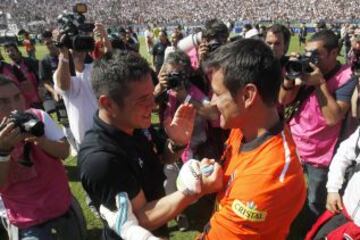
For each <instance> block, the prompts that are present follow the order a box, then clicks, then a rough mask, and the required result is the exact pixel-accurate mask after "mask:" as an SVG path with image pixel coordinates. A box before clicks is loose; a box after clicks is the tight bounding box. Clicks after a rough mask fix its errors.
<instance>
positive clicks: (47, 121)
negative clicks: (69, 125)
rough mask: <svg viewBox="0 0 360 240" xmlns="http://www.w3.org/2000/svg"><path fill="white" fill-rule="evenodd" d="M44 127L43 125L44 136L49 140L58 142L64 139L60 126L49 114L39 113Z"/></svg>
mask: <svg viewBox="0 0 360 240" xmlns="http://www.w3.org/2000/svg"><path fill="white" fill-rule="evenodd" d="M41 114H42V117H43V121H44V125H45V136H46V138H47V139H49V140H53V141H58V140H60V139H62V138H64V137H65V135H64V133H63V131H62V129H61V128H60V126H59V125H58V124H57V123H55V122H54V120H52V119H51V117H50V116H49V114H47V113H46V112H44V111H41Z"/></svg>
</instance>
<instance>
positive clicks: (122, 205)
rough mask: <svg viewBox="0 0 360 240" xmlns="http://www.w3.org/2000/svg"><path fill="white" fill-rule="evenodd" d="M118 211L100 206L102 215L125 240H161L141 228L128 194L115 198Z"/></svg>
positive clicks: (121, 194) (118, 195) (122, 193)
mask: <svg viewBox="0 0 360 240" xmlns="http://www.w3.org/2000/svg"><path fill="white" fill-rule="evenodd" d="M115 200H116V207H117V210H116V211H111V210H110V209H108V208H106V207H105V206H104V205H100V215H101V217H102V218H103V219H104V220H105V221H106V222H107V223H108V225H109V227H110V228H111V229H112V230H114V231H115V232H116V233H117V234H118V235H119V236H120V237H121V238H122V239H124V240H159V239H160V238H157V237H154V236H153V235H152V234H151V232H149V231H148V230H146V229H145V228H143V227H141V226H139V222H138V220H137V219H136V216H135V215H134V213H133V211H132V207H131V202H130V201H129V197H128V195H127V193H126V192H120V193H118V194H117V195H116V197H115Z"/></svg>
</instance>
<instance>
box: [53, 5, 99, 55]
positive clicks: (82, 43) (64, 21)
mask: <svg viewBox="0 0 360 240" xmlns="http://www.w3.org/2000/svg"><path fill="white" fill-rule="evenodd" d="M86 12H87V6H86V4H84V3H78V4H76V5H75V6H74V7H73V12H72V13H69V12H66V11H65V12H64V13H63V14H61V15H59V16H58V18H57V22H58V24H59V29H60V34H61V35H63V36H62V37H61V39H60V41H59V42H58V43H57V44H56V46H57V47H66V48H69V49H74V50H76V51H79V52H90V51H93V50H94V48H95V40H94V38H93V37H92V36H88V35H86V33H89V32H92V31H93V30H94V28H95V25H94V24H93V23H86V22H85V16H84V13H86Z"/></svg>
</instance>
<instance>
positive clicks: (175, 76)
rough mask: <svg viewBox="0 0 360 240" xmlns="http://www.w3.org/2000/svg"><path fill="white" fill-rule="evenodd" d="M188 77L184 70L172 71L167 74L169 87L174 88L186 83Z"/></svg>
mask: <svg viewBox="0 0 360 240" xmlns="http://www.w3.org/2000/svg"><path fill="white" fill-rule="evenodd" d="M187 78H188V76H187V74H186V73H184V72H171V73H169V74H168V75H167V82H168V89H174V88H177V87H179V86H181V84H184V83H185V81H186V79H187Z"/></svg>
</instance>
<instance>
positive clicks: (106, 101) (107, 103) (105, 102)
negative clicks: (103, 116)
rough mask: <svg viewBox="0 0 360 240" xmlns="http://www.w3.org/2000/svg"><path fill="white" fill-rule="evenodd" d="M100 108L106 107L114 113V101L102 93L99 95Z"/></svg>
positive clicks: (105, 108)
mask: <svg viewBox="0 0 360 240" xmlns="http://www.w3.org/2000/svg"><path fill="white" fill-rule="evenodd" d="M98 102H99V109H104V110H106V112H108V113H110V114H111V113H112V112H113V111H114V102H113V101H112V100H111V99H110V98H109V97H108V96H106V95H101V96H100V97H99V100H98Z"/></svg>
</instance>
